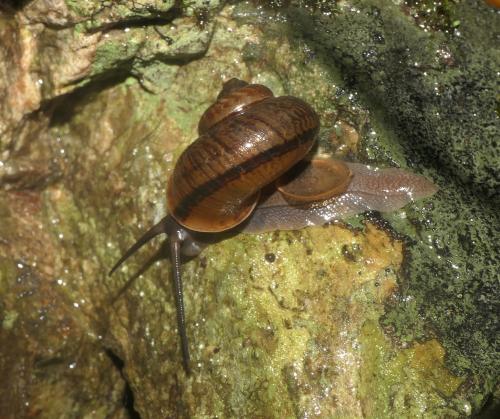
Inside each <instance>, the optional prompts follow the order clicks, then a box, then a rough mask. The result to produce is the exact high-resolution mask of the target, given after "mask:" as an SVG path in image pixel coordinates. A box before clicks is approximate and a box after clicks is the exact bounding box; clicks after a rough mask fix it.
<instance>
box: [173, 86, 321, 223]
mask: <svg viewBox="0 0 500 419" xmlns="http://www.w3.org/2000/svg"><path fill="white" fill-rule="evenodd" d="M318 129H319V118H318V116H317V114H316V112H315V111H314V110H313V109H312V108H311V106H309V105H308V104H307V103H306V102H304V101H303V100H301V99H298V98H296V97H291V96H281V97H274V96H273V94H272V92H271V91H270V90H269V89H268V88H267V87H264V86H261V85H247V84H246V83H244V82H241V81H239V80H236V81H235V79H233V80H231V81H230V82H228V83H226V85H225V87H224V89H223V91H222V92H221V95H219V99H218V100H217V102H216V103H215V104H214V105H212V106H211V107H210V108H208V110H207V111H206V112H205V114H204V115H203V116H202V118H201V121H200V124H199V132H200V134H201V135H200V137H199V138H198V139H197V140H196V141H195V142H194V143H192V144H191V145H190V146H189V147H188V148H187V149H186V150H185V151H184V152H183V153H182V154H181V156H180V157H179V159H178V161H177V164H176V166H175V169H174V172H173V174H172V176H171V177H170V180H169V184H168V189H167V196H168V211H169V214H170V215H171V216H172V217H173V218H174V219H175V220H176V221H177V222H178V223H179V224H181V225H182V226H184V227H186V228H188V229H190V230H194V231H199V232H220V231H224V230H228V229H230V228H233V227H235V226H237V225H238V224H240V223H241V222H242V221H243V220H245V219H246V218H247V217H248V216H249V215H250V214H251V212H252V211H253V209H254V208H255V206H256V204H257V202H258V201H259V196H260V192H261V190H262V188H263V187H264V186H266V185H268V184H269V183H271V182H273V181H275V180H276V179H278V178H279V177H280V176H281V175H282V174H283V173H285V172H286V171H288V170H289V169H290V168H291V167H292V166H294V165H295V164H296V163H297V162H299V161H300V160H302V159H303V158H304V156H305V155H306V154H307V153H308V152H309V151H310V149H311V147H312V146H313V144H314V139H315V136H316V133H317V132H318Z"/></svg>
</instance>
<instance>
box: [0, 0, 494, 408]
mask: <svg viewBox="0 0 500 419" xmlns="http://www.w3.org/2000/svg"><path fill="white" fill-rule="evenodd" d="M235 3H236V4H227V5H224V4H223V2H220V1H195V2H192V1H190V2H187V1H185V2H178V1H177V2H174V1H167V2H160V1H154V0H151V1H142V2H140V3H138V2H132V1H125V0H122V1H117V2H109V3H108V2H100V1H86V2H74V1H69V0H67V1H63V0H53V1H51V0H33V1H31V2H24V3H21V4H20V5H18V6H17V7H14V6H11V7H7V6H4V7H3V8H2V7H0V40H1V42H0V186H1V191H0V216H1V221H0V292H1V294H0V295H2V298H1V301H0V319H1V321H2V327H1V329H0V348H2V349H1V351H2V352H1V355H0V376H1V377H2V380H3V381H2V383H3V384H4V388H5V387H7V384H6V383H8V389H9V390H8V391H3V392H1V393H0V416H2V417H26V416H37V415H38V416H40V417H63V416H64V417H83V416H86V415H88V416H91V415H92V416H94V417H116V418H120V417H131V416H133V415H136V414H137V413H138V414H139V415H140V416H141V417H144V418H146V417H270V418H271V417H311V416H316V417H325V418H327V417H369V418H372V417H402V416H409V417H464V416H471V415H473V414H475V413H477V412H479V411H480V409H481V408H482V406H483V405H484V404H485V403H486V402H487V400H488V397H489V395H490V394H491V393H493V389H494V387H495V385H496V379H497V373H496V371H498V368H499V365H498V358H497V357H496V354H495V350H494V349H495V342H496V339H497V337H496V334H495V329H494V325H495V307H496V308H498V275H497V273H496V271H497V270H498V259H497V257H498V256H497V252H496V250H495V248H494V245H495V240H496V241H498V240H497V239H498V225H499V224H498V215H497V214H496V212H495V208H496V207H495V205H498V197H497V195H495V191H496V190H497V188H498V149H497V144H496V142H495V141H496V138H497V137H498V124H499V122H498V120H499V119H498V114H497V112H498V99H497V98H496V97H495V92H496V90H495V77H496V68H498V64H499V63H498V61H499V56H498V52H497V50H495V48H494V46H495V44H494V42H495V36H497V35H498V34H496V35H495V33H494V30H493V29H492V28H495V27H498V26H499V25H498V22H497V20H498V13H497V12H496V11H495V9H493V8H491V7H488V6H487V5H485V4H483V3H481V2H471V1H466V2H462V3H460V4H456V3H455V2H452V1H442V2H413V1H407V2H405V3H400V2H385V3H387V4H385V5H384V7H383V8H380V7H377V4H376V3H378V2H374V1H369V0H364V1H352V2H336V3H335V4H333V2H332V4H327V5H325V4H323V3H322V2H317V1H292V2H286V3H287V5H286V6H285V5H283V4H281V3H284V2H279V1H275V2H274V1H273V2H267V3H266V4H267V6H266V7H263V6H262V5H261V4H260V3H259V2H235ZM420 3H425V5H424V6H423V5H422V4H420ZM13 4H14V3H13ZM480 22H483V23H480ZM484 22H488V23H487V24H486V23H484ZM231 77H239V78H242V79H245V80H251V81H253V82H258V83H262V84H265V85H267V86H269V87H270V88H271V89H272V90H273V91H274V92H275V94H277V95H280V94H285V93H286V94H291V95H295V96H299V97H302V98H303V99H305V100H307V101H308V102H310V103H311V104H312V105H313V107H314V108H315V109H317V111H318V113H319V114H320V116H321V120H322V126H323V128H322V131H321V133H320V149H319V151H320V152H325V153H329V154H336V155H338V156H342V157H343V158H348V159H359V160H362V161H365V162H370V163H374V164H378V165H398V166H403V167H409V168H410V170H413V171H416V172H420V173H424V174H425V175H426V176H428V177H429V178H431V179H433V180H434V181H435V182H436V183H437V184H438V185H439V186H440V188H441V191H440V192H439V193H438V195H436V196H435V197H434V198H432V199H429V200H426V201H423V202H419V203H416V204H412V205H410V206H408V207H406V208H405V209H404V210H402V211H399V212H397V213H395V214H384V215H383V216H382V215H380V214H368V215H365V216H359V217H355V218H353V219H349V220H344V221H341V222H338V223H335V224H333V225H330V226H326V227H318V228H310V229H306V230H303V231H298V232H274V233H269V234H260V235H238V236H234V237H232V238H230V239H228V240H224V241H221V242H219V243H217V244H214V245H212V246H210V247H209V248H207V249H206V250H205V251H204V253H203V254H202V255H201V257H199V258H197V259H194V260H192V261H190V262H188V263H186V264H185V265H184V275H185V301H186V308H187V321H188V335H189V339H190V345H191V351H192V359H193V363H194V365H193V370H194V372H193V375H192V376H191V377H186V376H185V374H184V372H183V371H182V368H181V363H180V351H179V348H178V346H179V345H178V338H177V333H176V328H175V305H174V301H173V297H172V295H173V293H172V290H171V281H170V270H169V262H168V261H165V260H164V258H165V254H166V253H165V247H164V246H162V241H161V240H159V239H157V240H155V241H154V242H153V244H151V245H150V246H148V247H147V248H146V249H145V250H143V251H141V252H140V253H138V254H137V255H136V256H134V258H133V259H131V260H130V261H129V262H128V263H127V264H126V265H125V267H124V268H123V269H121V270H120V271H119V273H118V274H116V275H115V276H113V277H111V278H110V277H108V276H107V272H108V270H109V268H110V267H111V266H112V265H113V264H114V262H115V261H116V259H117V258H118V257H119V256H120V254H121V253H122V251H123V250H124V249H125V248H127V247H128V246H129V245H130V244H131V243H132V242H133V241H134V238H137V237H138V236H139V235H140V234H141V233H142V232H144V230H145V229H146V228H147V227H148V226H150V225H151V224H152V223H154V222H156V221H158V220H159V219H160V218H161V217H163V216H164V214H165V185H166V179H168V176H169V174H170V173H171V171H172V169H173V166H174V164H175V161H176V158H177V156H178V155H179V154H180V153H181V152H182V150H183V149H184V148H185V147H186V146H187V145H188V144H189V143H190V142H191V141H193V140H194V139H195V137H196V126H197V122H198V119H199V117H200V115H201V113H202V112H203V110H204V109H205V108H206V107H207V106H208V105H209V104H210V103H211V102H212V101H213V100H214V99H215V97H216V96H217V93H218V91H219V89H220V87H221V84H222V82H223V81H225V80H227V79H229V78H231ZM457 209H458V210H457ZM495 238H497V239H495ZM143 268H144V269H145V268H147V269H145V271H144V272H143V275H141V276H139V277H137V278H134V273H135V272H136V271H137V270H142V269H143ZM496 394H498V391H497V393H496Z"/></svg>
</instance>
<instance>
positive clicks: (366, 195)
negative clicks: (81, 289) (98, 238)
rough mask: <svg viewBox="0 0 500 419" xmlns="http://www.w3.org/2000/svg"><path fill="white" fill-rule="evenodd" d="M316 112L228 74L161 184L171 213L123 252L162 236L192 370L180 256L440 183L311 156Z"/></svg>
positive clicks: (419, 193) (387, 204)
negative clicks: (223, 236)
mask: <svg viewBox="0 0 500 419" xmlns="http://www.w3.org/2000/svg"><path fill="white" fill-rule="evenodd" d="M319 125H320V123H319V117H318V115H317V114H316V112H315V111H314V110H313V109H312V107H311V106H310V105H308V104H307V103H306V102H304V101H303V100H301V99H299V98H296V97H292V96H280V97H275V96H274V95H273V93H272V91H271V90H270V89H268V88H267V87H265V86H263V85H259V84H248V83H246V82H244V81H241V80H238V79H234V78H233V79H231V80H229V81H228V82H226V83H225V84H224V85H223V88H222V90H221V92H220V94H219V96H218V97H217V100H216V102H215V103H214V104H212V105H211V106H210V107H209V108H208V109H207V110H206V111H205V113H204V114H203V115H202V117H201V119H200V122H199V125H198V132H199V137H198V139H197V140H196V141H194V142H193V143H192V144H191V145H190V146H189V147H187V149H186V150H184V152H183V153H182V154H181V156H180V157H179V159H178V161H177V163H176V165H175V168H174V171H173V173H172V175H171V177H170V179H169V181H168V186H167V201H168V214H167V215H166V216H165V217H164V218H163V219H162V220H160V221H159V222H158V223H157V224H156V225H154V226H153V227H151V228H150V229H149V230H148V231H147V232H146V233H144V235H143V236H142V237H141V238H140V239H139V240H137V242H136V243H135V244H133V245H132V247H131V248H130V249H128V250H127V251H126V252H125V253H124V255H123V256H122V257H121V258H120V259H119V260H118V262H117V263H116V264H115V266H114V267H113V268H112V269H111V271H110V275H111V274H112V273H113V272H115V271H116V270H117V269H118V267H119V266H120V265H121V264H122V263H123V262H124V261H125V260H126V259H128V257H130V256H131V255H132V254H133V253H135V252H136V251H137V250H138V249H139V248H141V247H142V246H143V245H144V244H145V243H147V242H148V241H150V240H151V239H152V238H153V237H156V236H157V235H159V234H162V233H165V234H167V236H168V239H169V248H170V258H171V263H172V271H173V278H174V287H175V301H176V305H177V326H178V333H179V336H180V342H181V351H182V358H183V366H184V369H185V371H186V373H189V371H190V366H189V364H190V359H189V348H188V339H187V335H186V325H185V315H184V302H183V291H182V276H181V256H185V257H194V256H197V255H198V254H199V253H200V252H201V251H202V250H203V248H204V247H205V246H207V245H208V244H209V243H210V242H211V241H213V237H214V235H217V234H218V233H221V232H224V231H234V232H246V233H258V232H265V231H272V230H295V229H300V228H303V227H307V226H312V225H322V224H325V223H327V222H328V221H331V220H335V219H339V218H341V217H345V216H349V215H353V214H357V213H362V212H365V211H369V210H377V211H392V210H396V209H399V208H401V207H403V206H404V205H405V204H407V203H408V202H410V201H412V200H415V199H419V198H423V197H427V196H430V195H432V194H433V193H435V192H436V190H437V188H436V187H435V186H434V184H432V183H431V182H430V181H428V180H427V179H425V178H424V177H422V176H419V175H415V174H412V173H410V172H407V171H404V170H401V169H394V168H390V169H377V168H371V167H369V166H365V165H362V164H359V163H348V162H343V161H339V160H333V159H319V158H316V159H313V160H308V159H306V156H307V155H308V153H309V152H310V150H311V148H312V147H313V145H314V143H315V139H316V134H317V132H318V130H319Z"/></svg>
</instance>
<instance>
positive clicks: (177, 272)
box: [170, 235, 191, 375]
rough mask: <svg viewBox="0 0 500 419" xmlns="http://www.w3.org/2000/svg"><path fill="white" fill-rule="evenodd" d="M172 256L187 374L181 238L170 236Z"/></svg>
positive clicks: (187, 358)
mask: <svg viewBox="0 0 500 419" xmlns="http://www.w3.org/2000/svg"><path fill="white" fill-rule="evenodd" d="M170 258H171V262H172V272H173V274H174V288H175V304H176V308H177V310H176V312H177V329H178V333H179V337H180V339H181V351H182V364H183V366H184V371H186V374H188V375H189V374H190V373H191V368H190V358H189V344H188V338H187V333H186V316H185V310H184V293H183V290H182V275H181V239H179V238H178V237H175V235H171V236H170Z"/></svg>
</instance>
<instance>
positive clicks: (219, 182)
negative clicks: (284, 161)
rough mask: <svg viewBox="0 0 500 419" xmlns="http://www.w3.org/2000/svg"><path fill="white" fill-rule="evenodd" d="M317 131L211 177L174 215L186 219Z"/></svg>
mask: <svg viewBox="0 0 500 419" xmlns="http://www.w3.org/2000/svg"><path fill="white" fill-rule="evenodd" d="M316 131H317V127H314V128H311V129H309V130H307V131H305V132H303V133H302V134H300V135H297V136H296V137H295V138H294V139H293V140H291V141H288V142H285V143H282V144H278V145H276V146H274V147H271V148H270V149H268V150H267V151H265V152H263V153H259V154H257V155H255V156H253V157H252V158H250V159H248V160H246V161H244V162H243V163H241V164H240V165H238V166H235V167H232V168H231V169H229V170H227V171H226V172H224V173H222V174H221V175H219V176H217V177H216V178H213V179H210V180H208V181H207V182H205V183H204V184H202V185H200V186H198V187H196V188H195V189H194V190H193V191H192V192H191V193H190V194H189V195H187V196H185V197H184V199H182V200H181V201H180V202H179V204H178V205H177V206H176V208H175V210H174V215H175V216H176V217H178V218H179V219H181V220H182V219H186V218H187V217H188V216H189V213H190V212H191V210H192V209H193V208H194V207H196V205H197V204H198V203H199V202H201V201H202V200H203V199H204V198H206V197H208V196H210V195H212V194H213V193H214V192H216V191H217V190H219V189H220V188H222V187H223V186H224V185H225V184H227V183H229V182H231V181H234V180H236V179H238V178H239V177H240V176H242V175H243V174H245V173H249V172H251V171H253V170H255V169H257V168H258V167H259V166H260V165H262V164H265V163H268V162H270V161H271V160H272V159H274V158H277V157H280V156H282V155H284V154H286V153H288V152H290V151H292V150H293V149H295V148H296V147H297V146H299V145H301V144H303V143H305V142H306V141H310V140H311V138H312V137H313V136H314V134H315V132H316Z"/></svg>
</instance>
